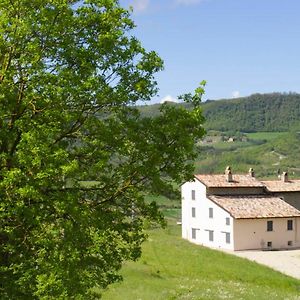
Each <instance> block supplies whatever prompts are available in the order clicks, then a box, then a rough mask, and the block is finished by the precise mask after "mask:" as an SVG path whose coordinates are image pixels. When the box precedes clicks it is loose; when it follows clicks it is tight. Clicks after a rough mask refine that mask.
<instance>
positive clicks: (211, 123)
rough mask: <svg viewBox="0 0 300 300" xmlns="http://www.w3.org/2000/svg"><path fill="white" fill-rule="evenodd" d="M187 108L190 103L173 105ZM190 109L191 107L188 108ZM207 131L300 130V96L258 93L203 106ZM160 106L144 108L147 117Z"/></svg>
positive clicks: (154, 113) (141, 108) (156, 111)
mask: <svg viewBox="0 0 300 300" xmlns="http://www.w3.org/2000/svg"><path fill="white" fill-rule="evenodd" d="M172 105H186V104H172ZM186 106H188V105H186ZM202 106H203V114H204V116H205V118H206V122H205V124H204V127H205V128H206V130H218V131H241V132H259V131H289V130H295V129H300V94H295V93H289V94H280V93H272V94H254V95H251V96H249V97H244V98H238V99H227V100H226V99H224V100H218V101H206V102H204V103H203V104H202ZM159 107H160V104H154V105H148V106H141V107H140V110H141V113H142V114H143V115H146V116H152V115H156V114H158V113H159Z"/></svg>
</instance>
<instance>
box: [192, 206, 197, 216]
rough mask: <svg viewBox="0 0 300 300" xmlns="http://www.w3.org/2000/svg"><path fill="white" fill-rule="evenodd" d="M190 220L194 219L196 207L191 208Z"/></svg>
mask: <svg viewBox="0 0 300 300" xmlns="http://www.w3.org/2000/svg"><path fill="white" fill-rule="evenodd" d="M192 218H196V207H192Z"/></svg>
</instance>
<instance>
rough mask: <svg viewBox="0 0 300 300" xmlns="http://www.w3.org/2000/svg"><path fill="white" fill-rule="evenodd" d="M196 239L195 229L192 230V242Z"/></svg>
mask: <svg viewBox="0 0 300 300" xmlns="http://www.w3.org/2000/svg"><path fill="white" fill-rule="evenodd" d="M196 239H197V229H196V228H192V240H196Z"/></svg>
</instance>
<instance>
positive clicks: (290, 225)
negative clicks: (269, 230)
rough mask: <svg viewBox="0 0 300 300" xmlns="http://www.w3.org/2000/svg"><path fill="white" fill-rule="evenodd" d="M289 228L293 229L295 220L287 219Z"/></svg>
mask: <svg viewBox="0 0 300 300" xmlns="http://www.w3.org/2000/svg"><path fill="white" fill-rule="evenodd" d="M287 230H293V220H287Z"/></svg>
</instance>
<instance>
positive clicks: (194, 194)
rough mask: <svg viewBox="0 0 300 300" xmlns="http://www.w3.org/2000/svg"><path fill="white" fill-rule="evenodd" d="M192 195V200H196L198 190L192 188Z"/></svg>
mask: <svg viewBox="0 0 300 300" xmlns="http://www.w3.org/2000/svg"><path fill="white" fill-rule="evenodd" d="M191 197H192V200H196V190H192V192H191Z"/></svg>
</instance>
